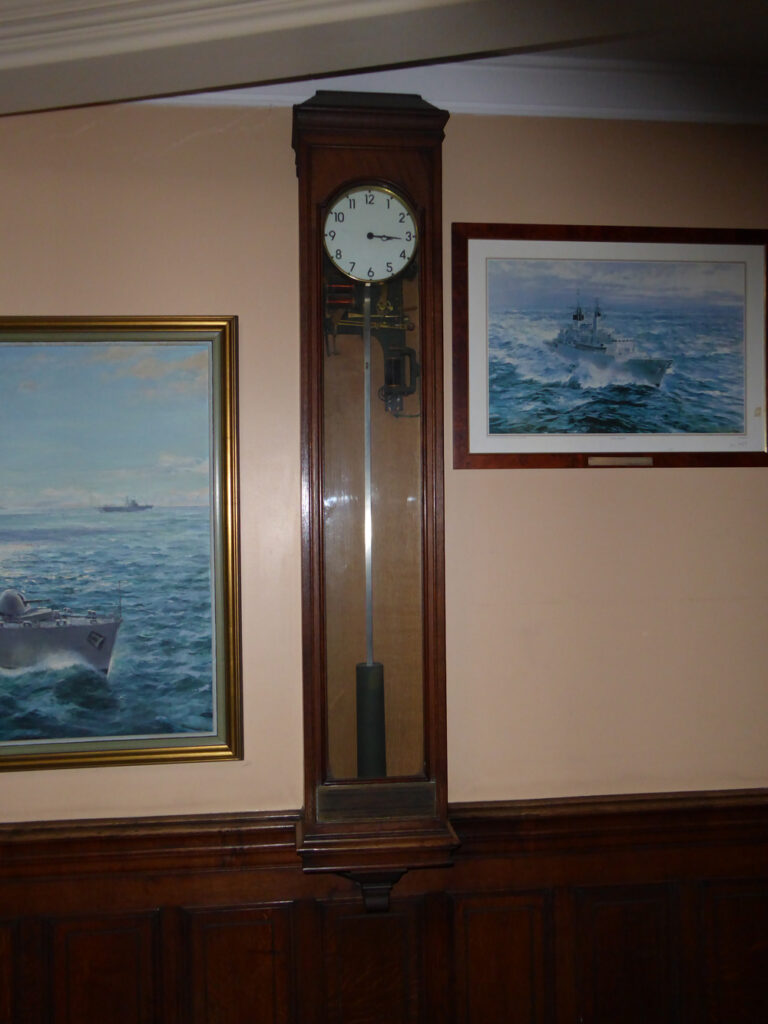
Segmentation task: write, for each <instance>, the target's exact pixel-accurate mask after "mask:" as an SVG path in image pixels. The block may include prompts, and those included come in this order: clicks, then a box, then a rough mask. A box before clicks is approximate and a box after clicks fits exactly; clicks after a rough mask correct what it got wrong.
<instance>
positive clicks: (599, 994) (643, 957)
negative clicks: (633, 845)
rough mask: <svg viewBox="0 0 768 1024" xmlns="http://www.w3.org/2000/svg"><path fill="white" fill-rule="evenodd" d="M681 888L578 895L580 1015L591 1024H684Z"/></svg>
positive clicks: (576, 953)
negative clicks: (676, 906)
mask: <svg viewBox="0 0 768 1024" xmlns="http://www.w3.org/2000/svg"><path fill="white" fill-rule="evenodd" d="M673 892H674V890H673V887H671V886H667V885H640V886H637V885H633V886H610V887H596V888H591V887H590V888H584V889H580V890H577V892H576V894H575V895H576V922H575V935H574V941H573V946H572V949H571V956H572V957H573V958H574V960H575V968H576V982H577V1000H578V1005H577V1016H576V1019H577V1020H579V1021H581V1020H583V1021H584V1024H587V1022H589V1024H617V1022H619V1021H620V1022H621V1024H649V1022H650V1021H653V1024H678V1021H679V1020H680V1006H679V1002H680V1000H679V964H678V959H679V943H678V942H677V941H676V938H677V927H676V924H675V922H674V920H673V917H674V916H675V915H674V911H673Z"/></svg>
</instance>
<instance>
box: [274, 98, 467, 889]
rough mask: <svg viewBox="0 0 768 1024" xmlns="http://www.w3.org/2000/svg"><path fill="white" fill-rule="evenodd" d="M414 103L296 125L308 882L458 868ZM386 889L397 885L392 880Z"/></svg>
mask: <svg viewBox="0 0 768 1024" xmlns="http://www.w3.org/2000/svg"><path fill="white" fill-rule="evenodd" d="M447 116H448V115H447V114H446V113H445V112H444V111H441V110H438V109H436V108H435V107H433V106H431V105H430V104H428V103H425V102H424V101H423V100H422V99H421V98H419V97H417V96H398V95H384V94H357V93H336V92H319V93H317V94H316V95H315V96H314V97H313V98H312V99H311V100H308V101H307V102H306V103H303V104H301V105H300V106H297V107H295V108H294V125H293V145H294V149H295V151H296V163H297V173H298V178H299V233H300V238H299V241H300V259H301V332H302V527H303V529H302V533H303V536H302V571H303V616H304V635H303V645H304V767H305V805H304V814H303V818H302V822H301V825H300V827H299V830H298V849H299V852H300V853H301V855H302V857H303V860H304V865H305V868H307V869H308V870H333V871H343V872H347V873H350V874H352V875H353V876H354V877H356V878H358V879H359V880H360V881H362V882H363V884H364V891H366V889H365V886H366V882H368V883H370V884H374V883H375V884H376V885H378V884H379V883H380V881H381V878H382V877H384V878H385V880H386V878H387V877H390V878H396V877H398V876H399V873H401V872H402V871H405V870H407V869H408V868H410V867H418V866H427V865H435V864H442V863H446V862H447V860H448V859H449V856H450V851H451V849H452V847H453V846H454V845H455V836H454V833H453V831H452V829H451V827H450V824H449V822H448V818H447V793H446V745H445V641H444V577H443V572H444V570H443V462H442V449H443V432H442V345H441V341H442V297H441V275H442V237H441V143H442V139H443V129H444V126H445V123H446V121H447ZM382 873H383V875H382Z"/></svg>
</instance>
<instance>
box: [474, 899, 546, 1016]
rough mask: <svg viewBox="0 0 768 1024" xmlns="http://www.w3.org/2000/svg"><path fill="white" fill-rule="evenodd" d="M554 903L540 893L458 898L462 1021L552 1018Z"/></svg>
mask: <svg viewBox="0 0 768 1024" xmlns="http://www.w3.org/2000/svg"><path fill="white" fill-rule="evenodd" d="M550 905H551V898H550V895H549V894H547V893H536V892H532V893H515V894H508V893H493V894H490V895H487V896H459V897H456V899H455V903H454V913H455V943H456V972H455V984H456V1019H457V1021H458V1024H484V1022H486V1021H491V1020H493V1021H496V1022H498V1024H544V1022H545V1021H551V1020H552V1009H553V1004H552V993H553V991H554V977H553V973H552V966H553V965H552V956H551V941H550V933H551V924H552V922H551V906H550Z"/></svg>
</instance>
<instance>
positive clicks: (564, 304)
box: [488, 259, 745, 311]
mask: <svg viewBox="0 0 768 1024" xmlns="http://www.w3.org/2000/svg"><path fill="white" fill-rule="evenodd" d="M744 282H745V266H744V264H743V263H741V262H738V261H735V262H732V263H729V262H714V261H713V262H699V261H682V260H576V259H557V260H550V259H491V260H489V261H488V286H489V301H490V305H491V309H492V310H499V311H500V310H512V309H521V310H553V311H554V310H560V309H563V308H566V309H567V308H569V307H570V306H572V305H573V304H574V303H575V302H576V299H577V296H579V295H580V296H581V301H582V302H583V303H585V304H587V305H589V304H590V303H592V302H594V301H595V300H596V299H598V300H600V301H601V302H604V303H605V304H606V305H607V304H610V305H611V306H612V307H613V308H620V307H621V308H625V309H635V310H642V309H648V308H654V309H663V310H686V309H691V308H697V309H701V307H702V306H709V307H711V306H733V305H741V304H742V303H743V301H744V288H745V283H744Z"/></svg>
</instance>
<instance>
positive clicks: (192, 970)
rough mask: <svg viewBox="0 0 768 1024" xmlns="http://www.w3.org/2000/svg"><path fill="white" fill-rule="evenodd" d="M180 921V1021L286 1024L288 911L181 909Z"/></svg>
mask: <svg viewBox="0 0 768 1024" xmlns="http://www.w3.org/2000/svg"><path fill="white" fill-rule="evenodd" d="M183 916H184V919H185V928H184V930H185V932H186V939H187V941H186V943H185V945H186V949H187V965H186V966H187V969H186V970H185V971H184V972H183V975H182V978H183V984H184V986H185V989H186V996H187V1000H186V1001H187V1006H188V1013H187V1015H186V1017H185V1020H187V1021H189V1024H289V1021H290V1019H291V1012H290V1000H291V951H290V945H291V926H290V911H289V908H288V907H285V906H259V907H247V906H246V907H225V908H205V909H186V910H185V911H184V912H183ZM182 1005H184V1003H183V1002H182Z"/></svg>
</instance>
